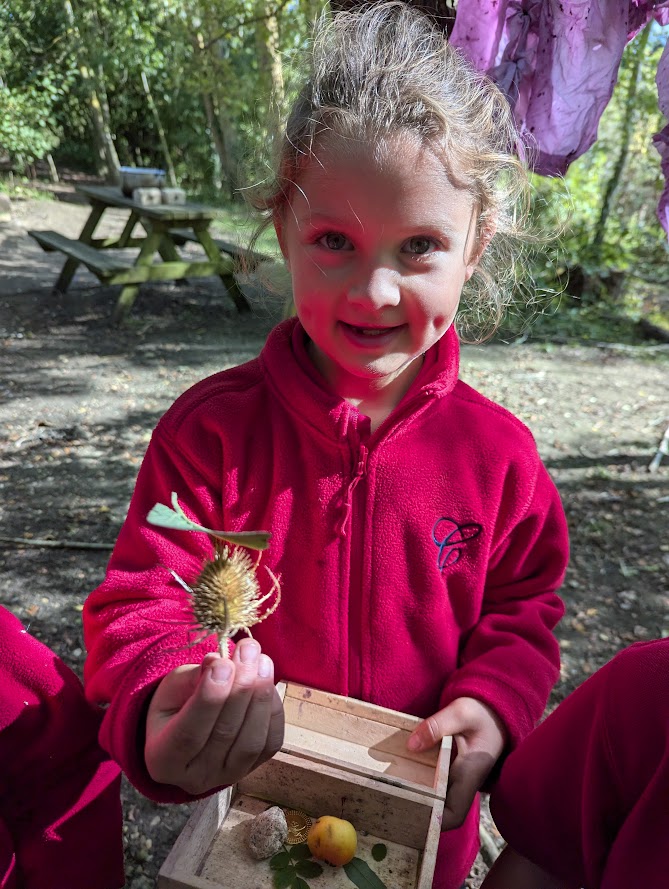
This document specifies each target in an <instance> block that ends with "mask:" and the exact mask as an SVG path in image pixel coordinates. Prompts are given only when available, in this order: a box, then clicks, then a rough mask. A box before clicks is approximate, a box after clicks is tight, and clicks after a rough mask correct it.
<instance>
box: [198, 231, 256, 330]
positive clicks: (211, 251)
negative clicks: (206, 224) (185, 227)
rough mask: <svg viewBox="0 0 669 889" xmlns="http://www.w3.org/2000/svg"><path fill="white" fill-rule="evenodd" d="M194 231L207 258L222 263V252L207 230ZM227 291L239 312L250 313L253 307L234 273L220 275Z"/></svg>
mask: <svg viewBox="0 0 669 889" xmlns="http://www.w3.org/2000/svg"><path fill="white" fill-rule="evenodd" d="M193 231H194V232H195V234H196V235H197V239H198V241H199V242H200V244H202V247H203V248H204V252H205V253H206V254H207V257H208V258H209V259H210V260H211V261H212V262H220V259H221V251H220V250H219V249H218V247H217V246H216V244H215V243H214V241H213V239H212V237H211V235H210V234H209V232H208V231H207V229H206V228H200V227H195V226H194V227H193ZM219 277H220V279H221V281H222V282H223V285H224V286H225V289H226V290H227V291H228V294H229V295H230V298H231V299H232V301H233V302H234V304H235V305H236V306H237V311H238V312H249V311H250V310H251V306H250V305H249V304H248V302H247V299H246V297H245V296H244V294H243V293H242V291H241V290H240V289H239V287H238V285H237V281H236V280H235V276H234V275H233V274H232V272H223V273H222V274H221V275H219Z"/></svg>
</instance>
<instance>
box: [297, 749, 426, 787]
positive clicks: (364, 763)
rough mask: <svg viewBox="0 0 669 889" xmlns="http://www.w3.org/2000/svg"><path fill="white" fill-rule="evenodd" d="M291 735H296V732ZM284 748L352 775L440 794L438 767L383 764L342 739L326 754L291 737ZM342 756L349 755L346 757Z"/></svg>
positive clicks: (404, 763)
mask: <svg viewBox="0 0 669 889" xmlns="http://www.w3.org/2000/svg"><path fill="white" fill-rule="evenodd" d="M290 737H291V738H292V735H291V736H290ZM320 737H321V738H324V737H325V736H323V735H321V736H320ZM281 749H282V750H283V751H284V752H285V753H290V754H292V755H293V756H299V757H301V758H302V759H308V760H310V761H311V762H313V763H324V764H325V765H328V766H332V767H333V768H337V769H340V770H341V771H342V772H348V773H349V774H351V775H361V776H362V777H364V778H370V777H374V778H375V779H376V780H377V781H381V782H382V783H384V784H391V785H392V786H393V787H403V788H405V789H407V790H413V791H415V792H416V793H424V794H426V795H427V794H429V795H430V796H435V795H436V793H435V791H434V790H433V789H432V788H433V783H434V769H432V768H428V767H427V766H424V765H422V764H421V763H416V762H412V761H411V760H402V761H399V762H398V761H393V762H390V763H388V764H386V763H385V761H384V762H382V763H379V762H378V761H377V760H375V759H374V758H373V757H372V756H366V757H364V756H363V755H361V750H360V748H358V747H356V748H354V749H353V751H350V750H349V749H347V747H346V745H345V744H342V743H341V742H340V743H339V744H338V745H336V746H334V745H333V748H332V750H333V752H327V753H326V752H325V751H324V750H323V749H322V748H321V752H317V750H315V749H314V748H307V747H299V746H298V745H296V744H293V743H291V741H290V739H288V740H285V739H284V742H283V747H282V748H281ZM342 757H345V758H344V759H342Z"/></svg>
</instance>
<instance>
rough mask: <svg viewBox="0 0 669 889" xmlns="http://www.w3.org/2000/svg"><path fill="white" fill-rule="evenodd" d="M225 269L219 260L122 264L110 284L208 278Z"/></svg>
mask: <svg viewBox="0 0 669 889" xmlns="http://www.w3.org/2000/svg"><path fill="white" fill-rule="evenodd" d="M225 270H226V267H225V265H224V264H222V263H220V262H209V261H207V262H153V263H148V264H147V265H129V264H127V265H124V266H123V267H122V268H121V269H119V271H118V273H117V274H114V275H113V276H112V277H111V280H110V282H109V283H110V284H143V283H144V282H145V281H178V280H180V279H181V278H208V277H211V276H212V275H220V274H221V273H223V272H224V271H225Z"/></svg>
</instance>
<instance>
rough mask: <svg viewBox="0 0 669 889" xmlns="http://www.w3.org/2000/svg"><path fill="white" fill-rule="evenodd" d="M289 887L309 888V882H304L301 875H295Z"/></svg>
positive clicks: (295, 888)
mask: <svg viewBox="0 0 669 889" xmlns="http://www.w3.org/2000/svg"><path fill="white" fill-rule="evenodd" d="M291 889H309V884H308V883H306V882H305V881H304V880H303V879H302V878H301V877H295V879H294V880H293V885H292V887H291Z"/></svg>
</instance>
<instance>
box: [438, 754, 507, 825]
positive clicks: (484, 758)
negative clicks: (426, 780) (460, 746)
mask: <svg viewBox="0 0 669 889" xmlns="http://www.w3.org/2000/svg"><path fill="white" fill-rule="evenodd" d="M495 762H496V759H495V757H494V756H492V755H491V754H489V753H485V752H483V751H480V750H472V751H471V752H468V753H459V754H458V755H457V756H456V757H455V759H454V760H453V762H452V763H451V769H450V774H449V776H448V792H447V793H446V801H445V803H444V814H443V817H442V820H441V829H442V830H452V829H453V828H454V827H460V825H461V824H462V823H463V822H464V820H465V818H466V817H467V812H468V811H469V809H470V808H471V805H472V803H473V802H474V797H475V796H476V792H477V790H478V789H479V788H480V787H481V785H482V784H483V782H484V781H485V779H486V778H487V777H488V775H489V773H490V770H491V769H492V767H493V766H494V765H495Z"/></svg>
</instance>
